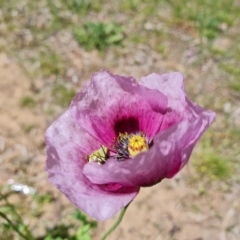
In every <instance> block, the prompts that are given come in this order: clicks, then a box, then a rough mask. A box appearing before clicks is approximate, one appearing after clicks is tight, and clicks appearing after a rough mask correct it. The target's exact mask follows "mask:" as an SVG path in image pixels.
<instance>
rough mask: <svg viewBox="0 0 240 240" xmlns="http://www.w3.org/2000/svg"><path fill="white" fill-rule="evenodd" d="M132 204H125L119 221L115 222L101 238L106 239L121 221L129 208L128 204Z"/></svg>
mask: <svg viewBox="0 0 240 240" xmlns="http://www.w3.org/2000/svg"><path fill="white" fill-rule="evenodd" d="M129 205H130V203H129V204H128V205H127V206H125V207H124V208H123V209H122V211H121V212H120V215H119V217H118V219H117V221H116V222H115V223H114V225H113V226H112V227H111V228H110V229H109V230H108V231H107V232H106V233H105V234H104V235H103V237H102V238H101V240H105V239H106V238H107V237H108V236H109V235H110V234H111V233H112V232H113V231H114V230H115V229H116V228H117V227H118V225H119V224H120V223H121V221H122V219H123V216H124V214H125V212H126V210H127V208H128V206H129Z"/></svg>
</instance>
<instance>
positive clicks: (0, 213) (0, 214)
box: [0, 212, 29, 240]
mask: <svg viewBox="0 0 240 240" xmlns="http://www.w3.org/2000/svg"><path fill="white" fill-rule="evenodd" d="M0 216H1V217H2V218H4V219H5V220H6V221H7V222H8V223H9V224H10V226H11V227H12V228H13V229H14V230H15V231H16V232H17V233H18V234H19V235H20V236H21V237H22V238H23V239H26V240H29V238H28V237H27V236H25V235H24V234H22V233H21V232H20V231H19V230H18V228H17V227H16V226H15V225H14V224H13V223H12V221H11V220H10V219H9V218H8V217H7V216H6V215H5V214H4V213H2V212H0Z"/></svg>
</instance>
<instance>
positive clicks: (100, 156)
mask: <svg viewBox="0 0 240 240" xmlns="http://www.w3.org/2000/svg"><path fill="white" fill-rule="evenodd" d="M107 153H108V148H107V147H105V146H103V145H102V146H101V147H100V148H99V149H97V150H96V151H94V152H93V153H92V154H91V155H89V156H88V157H87V160H88V162H97V163H98V164H100V165H101V164H103V163H105V162H106V160H107V158H108V156H107Z"/></svg>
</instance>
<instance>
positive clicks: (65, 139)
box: [46, 110, 139, 220]
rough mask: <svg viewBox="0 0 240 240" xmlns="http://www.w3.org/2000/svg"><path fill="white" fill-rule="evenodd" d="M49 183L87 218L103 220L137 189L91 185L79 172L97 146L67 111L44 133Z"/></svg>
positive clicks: (115, 211)
mask: <svg viewBox="0 0 240 240" xmlns="http://www.w3.org/2000/svg"><path fill="white" fill-rule="evenodd" d="M46 143H47V163H46V170H47V171H48V173H49V181H50V182H51V183H52V184H54V185H55V186H56V187H57V188H58V189H59V190H60V191H61V192H62V193H64V194H65V195H66V196H67V197H68V198H69V200H70V201H71V202H72V203H73V204H75V205H76V206H77V207H78V208H80V209H81V210H83V211H84V212H85V213H87V214H88V215H90V216H92V217H94V218H96V219H99V220H105V219H107V218H110V217H112V216H113V215H114V214H115V213H117V212H118V211H119V210H120V209H122V208H123V207H124V206H126V205H127V204H128V203H129V202H130V201H131V200H132V199H133V198H134V197H135V196H136V195H137V193H138V191H139V188H138V187H134V188H133V187H129V186H122V185H120V184H109V185H99V184H93V183H91V182H90V181H89V180H88V179H87V178H86V177H85V176H84V175H83V173H82V170H83V167H84V165H85V164H86V156H87V155H88V154H90V153H91V152H92V151H94V150H96V149H98V148H99V147H100V145H101V144H100V143H99V142H98V141H97V140H95V139H94V138H93V137H92V136H90V135H89V134H88V133H87V132H86V131H84V130H83V129H82V128H80V127H79V125H78V124H77V121H76V119H74V118H73V117H72V114H71V113H70V111H69V110H68V111H67V112H65V113H64V114H63V115H62V116H61V117H60V118H59V119H58V120H56V121H55V122H54V123H53V124H52V125H51V126H50V127H49V128H48V130H47V132H46Z"/></svg>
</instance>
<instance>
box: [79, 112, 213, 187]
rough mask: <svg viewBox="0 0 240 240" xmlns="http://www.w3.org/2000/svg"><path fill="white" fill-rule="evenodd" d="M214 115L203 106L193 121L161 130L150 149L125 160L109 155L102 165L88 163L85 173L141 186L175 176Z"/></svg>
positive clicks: (93, 178)
mask: <svg viewBox="0 0 240 240" xmlns="http://www.w3.org/2000/svg"><path fill="white" fill-rule="evenodd" d="M214 116H215V114H214V113H213V112H210V111H204V110H202V112H201V114H200V116H199V117H198V118H196V119H195V120H194V121H192V122H189V121H182V122H180V123H178V124H175V125H174V126H172V127H170V128H168V129H167V130H165V131H163V132H160V133H159V134H158V135H157V136H156V137H155V138H154V144H153V146H152V148H151V149H150V150H149V151H147V152H143V153H141V154H139V155H137V156H136V157H135V158H133V159H129V160H126V161H123V162H117V161H116V160H115V159H110V160H108V161H107V163H106V164H105V165H103V166H98V165H96V164H95V163H88V164H86V165H85V166H84V169H83V173H84V174H85V175H86V177H87V178H88V179H89V180H90V181H91V182H93V183H94V182H95V183H96V182H98V183H101V184H103V183H115V182H118V183H121V184H128V185H132V186H139V187H140V186H141V187H142V186H151V185H154V184H156V183H158V182H160V181H161V180H162V179H163V178H170V177H173V176H174V175H175V174H176V173H177V172H178V171H179V170H180V169H181V168H182V167H183V166H184V165H185V164H186V163H187V162H188V159H189V157H190V154H191V152H192V149H193V147H194V146H195V144H196V142H197V141H198V139H199V138H200V137H201V135H202V134H203V132H204V131H205V130H206V129H207V128H208V127H209V126H210V124H211V123H212V121H213V119H214ZM96 173H97V174H96Z"/></svg>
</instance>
